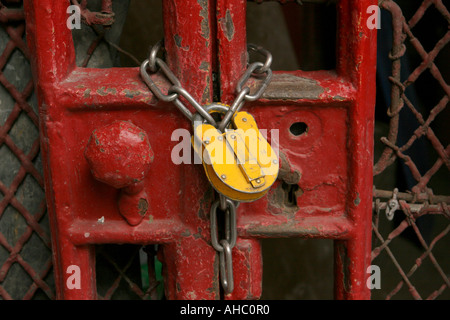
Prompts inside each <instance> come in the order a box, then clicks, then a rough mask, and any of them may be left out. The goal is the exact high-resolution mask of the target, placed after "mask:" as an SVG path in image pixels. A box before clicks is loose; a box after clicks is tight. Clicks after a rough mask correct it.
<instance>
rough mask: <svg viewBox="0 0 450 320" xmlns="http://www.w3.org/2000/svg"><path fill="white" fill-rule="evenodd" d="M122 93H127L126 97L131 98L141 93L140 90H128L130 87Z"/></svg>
mask: <svg viewBox="0 0 450 320" xmlns="http://www.w3.org/2000/svg"><path fill="white" fill-rule="evenodd" d="M122 93H124V94H125V97H127V98H130V99H133V98H134V97H136V96H138V95H140V94H141V92H140V91H137V90H128V89H125V90H123V91H122Z"/></svg>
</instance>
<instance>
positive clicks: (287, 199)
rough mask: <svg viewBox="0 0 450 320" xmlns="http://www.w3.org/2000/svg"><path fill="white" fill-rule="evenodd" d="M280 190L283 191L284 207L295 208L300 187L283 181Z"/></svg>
mask: <svg viewBox="0 0 450 320" xmlns="http://www.w3.org/2000/svg"><path fill="white" fill-rule="evenodd" d="M281 188H282V189H283V191H284V194H285V196H284V205H285V206H286V207H297V196H298V191H299V189H300V187H299V186H298V184H290V183H286V182H284V181H283V183H282V185H281Z"/></svg>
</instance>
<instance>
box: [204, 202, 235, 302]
mask: <svg viewBox="0 0 450 320" xmlns="http://www.w3.org/2000/svg"><path fill="white" fill-rule="evenodd" d="M219 208H220V209H221V211H222V212H223V213H224V214H225V239H221V240H219V230H218V222H217V211H218V209H219ZM210 224H211V225H210V229H211V244H212V246H213V248H214V249H215V250H216V251H217V252H219V269H220V281H221V284H222V288H223V290H224V291H225V293H226V294H228V293H231V292H232V291H233V286H234V282H233V260H232V258H231V252H232V249H233V247H234V246H235V245H236V240H237V228H236V205H235V204H234V202H233V201H232V200H230V199H227V198H226V197H225V196H223V195H220V198H219V199H218V200H216V201H215V202H214V203H213V204H212V206H211V211H210Z"/></svg>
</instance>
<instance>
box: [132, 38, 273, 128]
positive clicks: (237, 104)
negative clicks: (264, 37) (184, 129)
mask: <svg viewBox="0 0 450 320" xmlns="http://www.w3.org/2000/svg"><path fill="white" fill-rule="evenodd" d="M162 47H163V40H161V41H159V42H158V43H157V44H156V45H154V46H153V47H152V48H151V51H150V55H149V58H148V59H147V60H145V61H144V62H143V63H142V65H141V69H140V74H141V77H142V79H143V80H144V82H145V83H146V84H147V86H148V87H149V89H150V90H151V91H152V92H153V94H154V95H155V96H156V97H157V98H158V99H159V100H161V101H164V102H173V103H174V104H175V106H176V107H177V108H178V109H179V110H180V111H181V112H182V113H183V114H184V115H185V116H186V117H187V118H188V119H189V121H191V122H192V121H193V117H194V115H193V114H192V113H191V111H190V110H189V109H188V108H187V107H186V106H185V104H184V103H183V102H182V101H181V100H180V99H179V97H180V96H182V97H183V98H185V99H186V101H187V102H189V104H191V106H193V107H194V109H195V110H196V111H197V113H198V114H200V115H201V116H202V118H203V119H205V120H206V121H207V122H208V123H209V124H211V125H213V126H214V127H216V128H217V129H219V130H220V131H221V132H223V131H224V130H225V128H227V127H228V126H229V124H230V121H231V119H232V118H233V116H234V115H235V114H236V113H237V112H239V110H240V109H241V108H242V107H243V105H244V103H245V101H255V100H258V99H259V98H260V97H261V96H262V94H263V93H264V91H265V90H266V88H267V86H268V85H269V83H270V81H271V80H272V70H271V69H270V66H271V64H272V55H271V54H270V52H269V51H267V50H266V49H264V48H262V47H260V46H256V45H254V44H249V45H248V46H247V48H248V50H251V51H255V52H257V53H260V54H261V55H263V56H264V57H265V61H264V63H262V62H253V63H251V64H250V65H249V66H248V68H247V70H246V71H245V73H244V74H243V75H242V77H241V78H240V79H239V81H238V84H237V86H236V92H237V95H236V98H235V100H234V101H233V103H232V104H231V107H230V108H229V110H228V112H227V113H226V114H225V115H224V117H223V119H222V121H221V122H220V124H218V123H217V122H216V121H215V120H214V118H213V117H212V116H211V114H210V113H209V112H208V111H207V110H205V108H204V107H203V106H201V105H200V103H198V102H197V100H195V99H194V98H193V97H192V96H191V95H190V93H189V92H188V91H187V90H186V89H185V88H183V86H182V85H181V83H180V81H179V80H178V78H177V77H176V76H175V75H174V74H173V72H172V71H171V70H170V68H169V67H168V66H167V64H166V63H165V62H164V61H163V60H162V59H160V58H158V57H157V55H158V52H159V51H160V50H161V48H162ZM159 69H160V70H161V71H162V73H163V75H164V76H165V77H166V78H167V79H168V80H169V82H170V83H171V86H170V87H169V89H168V90H167V94H164V93H163V92H162V91H161V89H160V88H158V86H157V85H156V84H155V82H154V81H153V80H152V78H151V76H150V74H149V71H150V72H151V73H156V72H157V71H158V70H159ZM264 74H265V77H264V79H263V80H262V83H261V85H260V87H259V88H258V90H257V91H256V93H254V94H250V87H249V86H248V84H247V83H248V81H249V79H250V77H252V76H260V75H264Z"/></svg>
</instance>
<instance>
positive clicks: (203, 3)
mask: <svg viewBox="0 0 450 320" xmlns="http://www.w3.org/2000/svg"><path fill="white" fill-rule="evenodd" d="M197 2H198V4H199V5H200V7H202V9H201V10H200V17H202V18H203V19H202V22H201V24H200V28H201V34H202V37H203V38H205V40H209V17H208V0H197Z"/></svg>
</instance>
